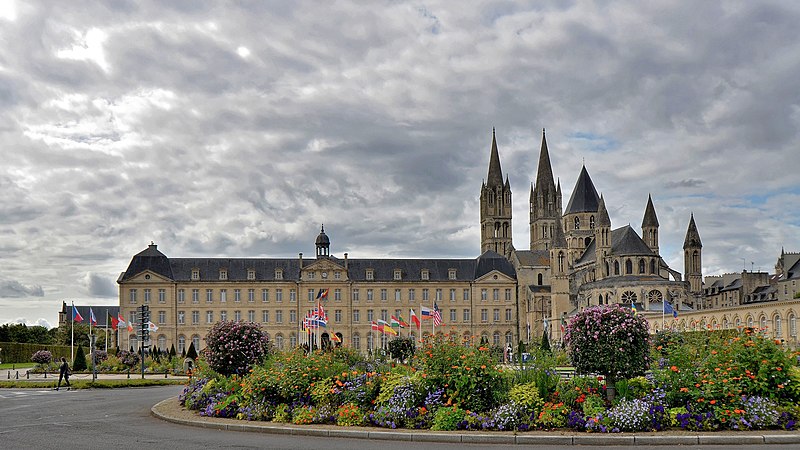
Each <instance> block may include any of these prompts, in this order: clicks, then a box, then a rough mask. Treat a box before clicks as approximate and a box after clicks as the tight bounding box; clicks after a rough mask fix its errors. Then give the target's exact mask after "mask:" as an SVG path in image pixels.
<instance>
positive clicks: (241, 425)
mask: <svg viewBox="0 0 800 450" xmlns="http://www.w3.org/2000/svg"><path fill="white" fill-rule="evenodd" d="M150 414H151V415H152V416H154V417H156V418H158V419H161V420H164V421H167V422H171V423H175V424H179V425H188V426H193V427H201V428H211V429H216V430H226V431H247V432H256V433H272V434H289V435H296V436H316V437H332V438H339V437H342V438H351V439H372V440H388V441H412V442H447V443H472V444H476V443H480V444H506V445H508V444H516V445H736V444H800V433H791V432H783V433H782V432H779V431H777V430H767V433H759V432H746V431H735V432H715V433H705V434H692V433H685V434H684V433H682V434H668V432H661V433H618V434H599V433H574V432H565V431H558V432H525V433H522V434H512V433H511V432H502V431H497V432H491V433H487V432H469V433H460V432H452V431H450V432H448V431H438V432H437V431H429V430H426V431H425V432H419V431H417V430H407V431H403V430H397V431H388V430H387V431H383V430H379V429H373V428H363V427H337V426H324V425H306V426H301V425H291V424H276V423H273V422H248V421H242V420H237V419H224V418H219V417H203V416H200V415H199V414H197V413H195V412H192V411H187V410H185V409H183V407H182V406H180V402H179V400H178V399H177V397H175V398H172V397H171V398H168V399H166V400H162V401H160V402H158V403H157V404H155V405H154V406H153V407H152V408H150ZM770 431H771V432H770Z"/></svg>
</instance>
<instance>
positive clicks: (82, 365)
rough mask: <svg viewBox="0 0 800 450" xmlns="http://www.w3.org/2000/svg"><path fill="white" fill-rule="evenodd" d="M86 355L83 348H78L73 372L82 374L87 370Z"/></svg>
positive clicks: (80, 346)
mask: <svg viewBox="0 0 800 450" xmlns="http://www.w3.org/2000/svg"><path fill="white" fill-rule="evenodd" d="M86 369H87V366H86V353H84V351H83V346H82V345H79V346H78V351H76V352H75V361H73V362H72V370H74V371H76V372H80V371H83V370H86Z"/></svg>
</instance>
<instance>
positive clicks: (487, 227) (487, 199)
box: [480, 129, 512, 257]
mask: <svg viewBox="0 0 800 450" xmlns="http://www.w3.org/2000/svg"><path fill="white" fill-rule="evenodd" d="M480 203H481V253H484V252H487V251H489V250H491V251H493V252H497V253H499V254H501V255H503V256H506V257H508V256H509V255H510V254H511V248H512V247H511V237H512V235H511V185H510V184H509V182H508V178H507V177H506V180H505V182H503V171H502V169H501V168H500V155H499V154H498V152H497V138H496V137H495V131H494V129H492V150H491V152H490V154H489V174H488V175H487V177H486V181H485V182H484V183H482V185H481V198H480Z"/></svg>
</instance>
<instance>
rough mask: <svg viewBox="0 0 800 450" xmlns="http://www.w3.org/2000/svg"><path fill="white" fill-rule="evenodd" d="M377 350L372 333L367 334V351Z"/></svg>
mask: <svg viewBox="0 0 800 450" xmlns="http://www.w3.org/2000/svg"><path fill="white" fill-rule="evenodd" d="M374 349H375V338H373V337H372V333H369V334H367V350H374Z"/></svg>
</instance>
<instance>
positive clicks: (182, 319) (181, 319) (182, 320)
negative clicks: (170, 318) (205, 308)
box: [178, 311, 186, 325]
mask: <svg viewBox="0 0 800 450" xmlns="http://www.w3.org/2000/svg"><path fill="white" fill-rule="evenodd" d="M185 323H186V312H185V311H178V325H183V324H185Z"/></svg>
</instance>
